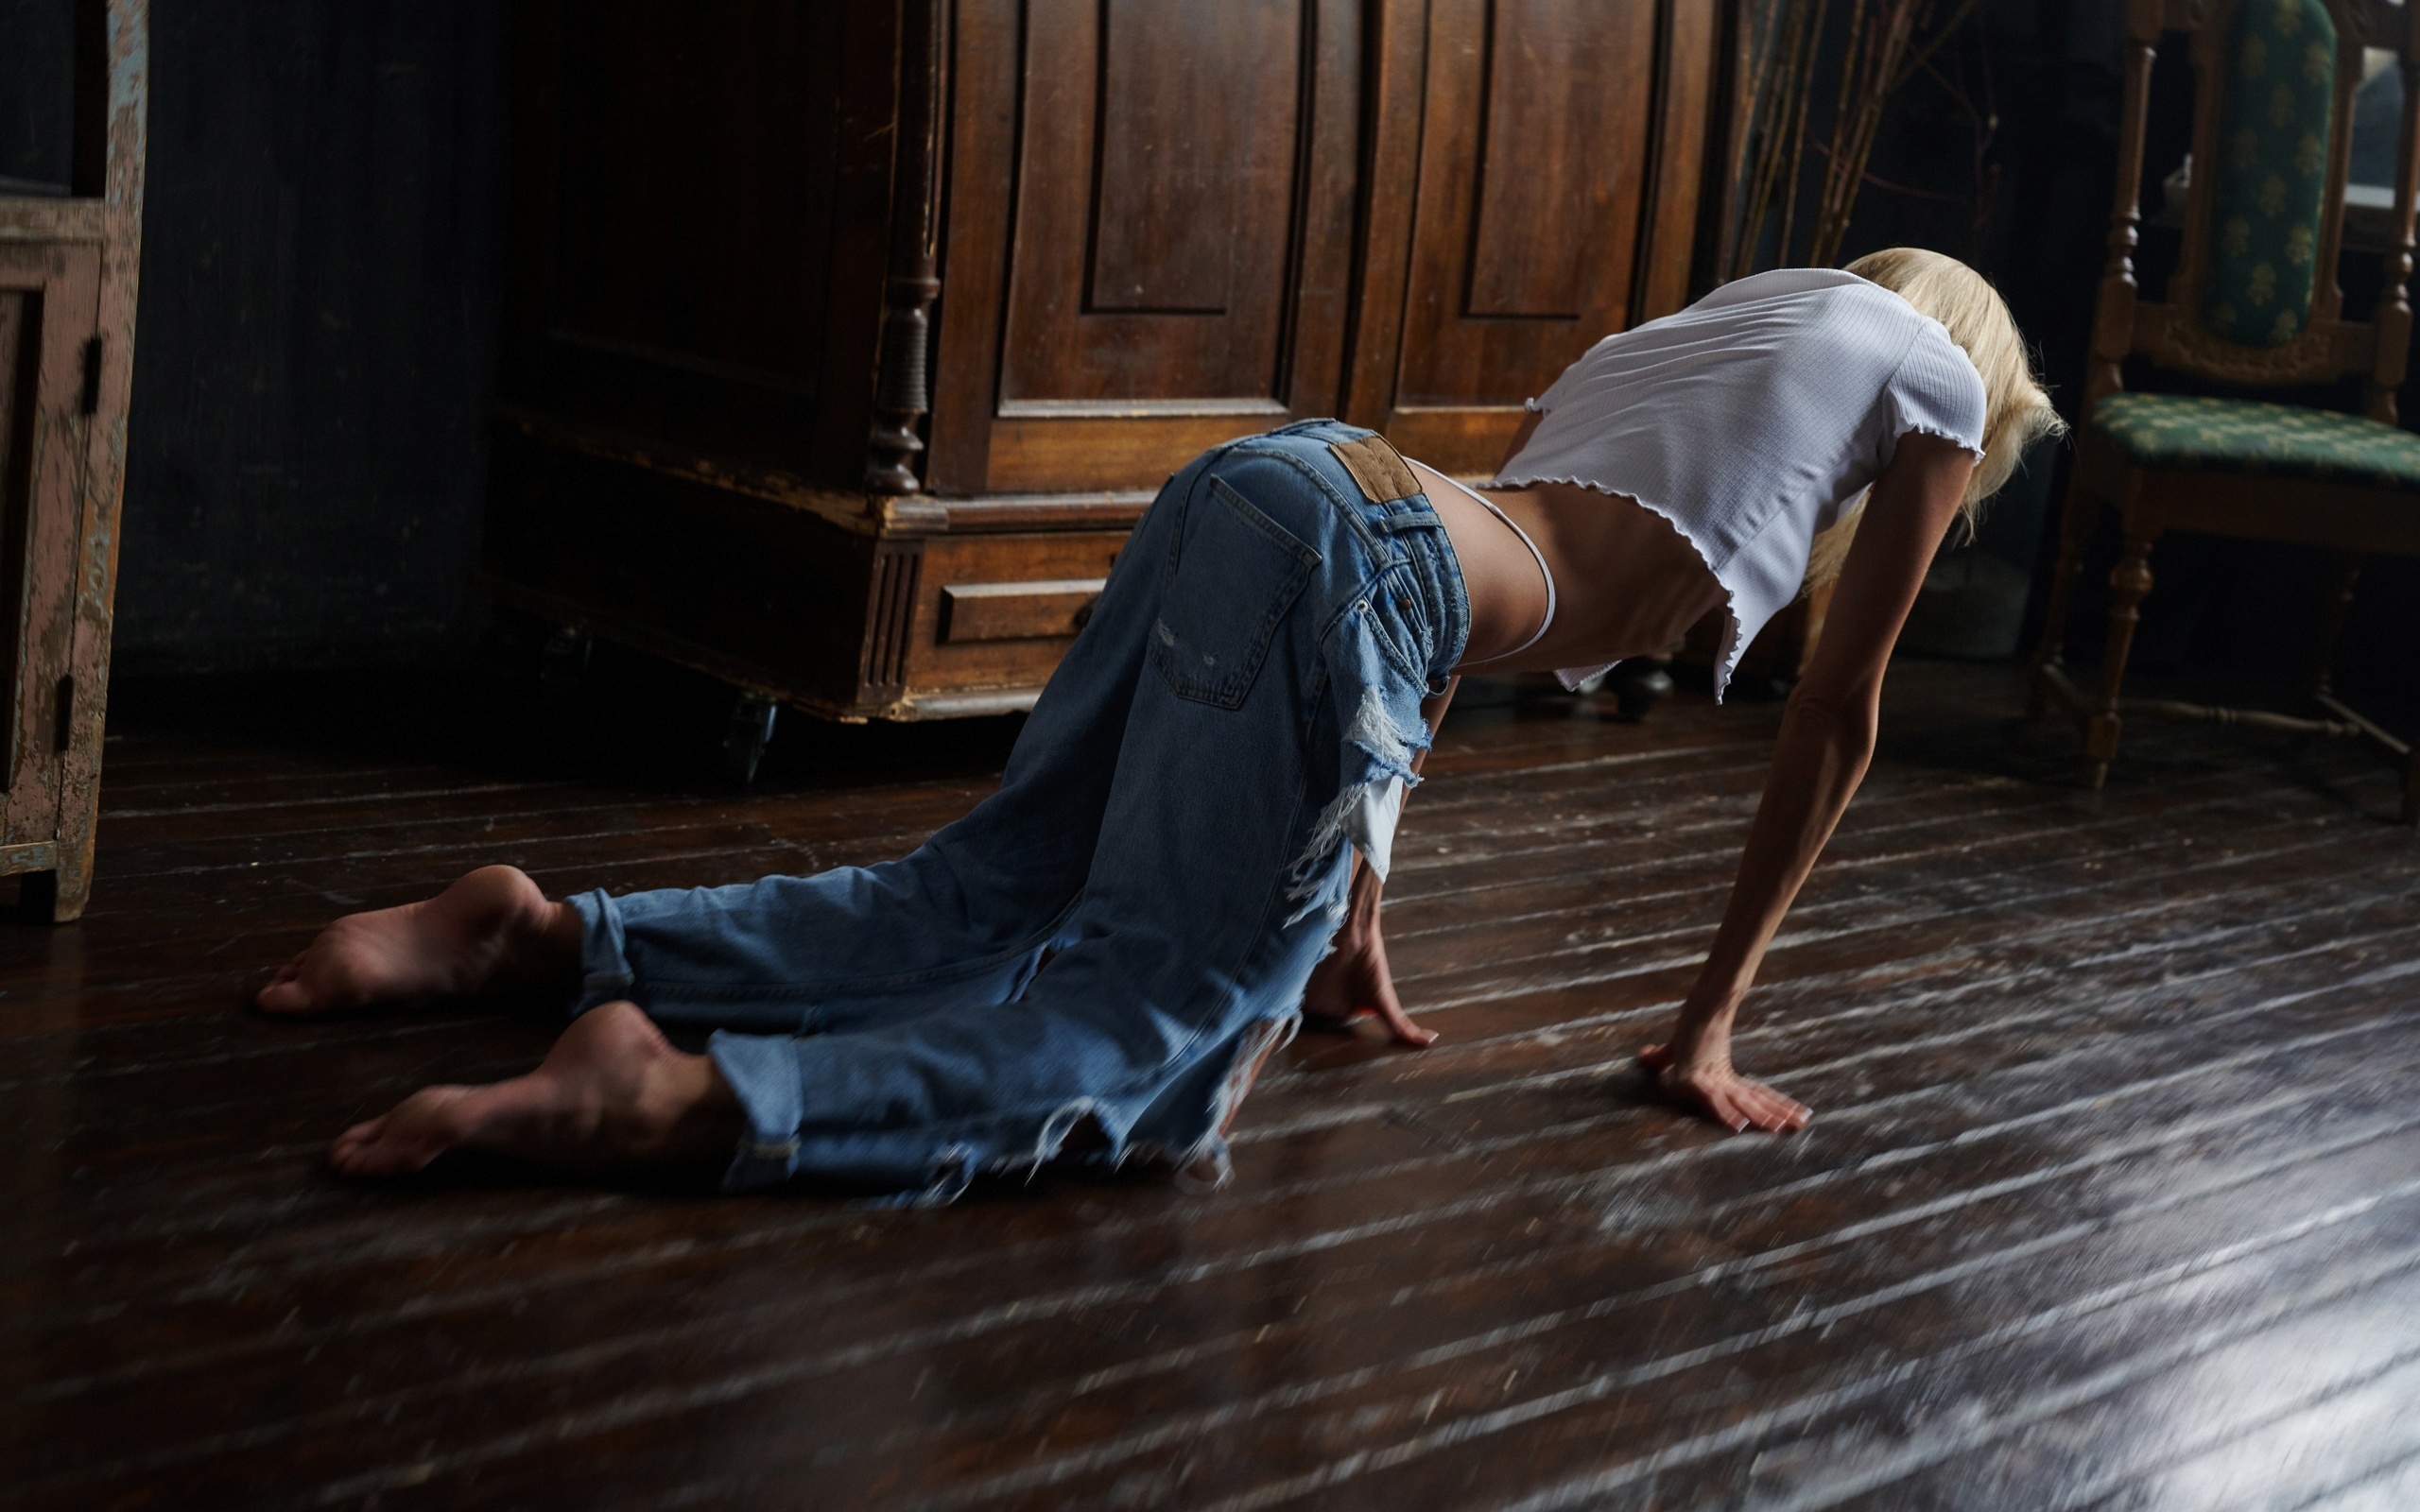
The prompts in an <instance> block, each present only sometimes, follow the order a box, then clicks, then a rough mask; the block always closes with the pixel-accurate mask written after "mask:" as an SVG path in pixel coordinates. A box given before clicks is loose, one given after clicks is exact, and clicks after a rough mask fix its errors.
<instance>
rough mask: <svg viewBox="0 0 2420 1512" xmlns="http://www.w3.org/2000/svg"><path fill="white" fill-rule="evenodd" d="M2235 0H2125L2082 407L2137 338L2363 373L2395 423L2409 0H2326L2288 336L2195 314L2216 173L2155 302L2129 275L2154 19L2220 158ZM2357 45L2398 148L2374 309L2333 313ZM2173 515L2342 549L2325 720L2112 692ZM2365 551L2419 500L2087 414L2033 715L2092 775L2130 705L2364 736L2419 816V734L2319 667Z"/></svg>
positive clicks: (2392, 542)
mask: <svg viewBox="0 0 2420 1512" xmlns="http://www.w3.org/2000/svg"><path fill="white" fill-rule="evenodd" d="M2247 3H2252V0H2129V4H2128V7H2127V15H2126V51H2125V99H2124V107H2123V111H2122V113H2121V115H2120V117H2119V141H2118V193H2117V201H2116V204H2115V206H2114V207H2113V209H2112V211H2111V215H2110V229H2109V263H2108V268H2107V271H2106V272H2105V273H2104V274H2103V276H2102V279H2101V283H2100V301H2099V304H2098V307H2097V309H2096V310H2095V313H2094V319H2093V333H2092V351H2091V359H2090V368H2089V375H2088V378H2087V382H2086V387H2085V391H2084V404H2085V411H2086V414H2087V416H2088V415H2089V413H2090V410H2091V407H2092V406H2093V405H2094V404H2098V403H2099V402H2100V400H2101V399H2102V398H2104V397H2106V396H2107V395H2109V394H2112V393H2115V392H2117V391H2118V389H2119V388H2120V387H2122V377H2121V368H2120V365H2121V364H2122V363H2123V362H2124V360H2125V359H2126V358H2127V357H2129V356H2131V355H2135V354H2137V353H2139V354H2141V355H2144V356H2147V357H2149V358H2150V359H2151V360H2152V362H2153V363H2155V364H2158V365H2160V366H2162V367H2167V368H2172V369H2179V370H2181V371H2185V372H2188V373H2192V374H2194V375H2196V376H2199V377H2203V378H2207V379H2215V380H2219V381H2221V382H2232V383H2238V384H2262V385H2284V384H2295V383H2315V382H2324V381H2326V380H2330V379H2335V378H2339V377H2342V376H2344V375H2347V374H2352V373H2359V374H2362V375H2363V377H2364V380H2365V383H2364V398H2363V406H2362V407H2363V411H2364V413H2365V414H2366V415H2367V416H2368V418H2369V419H2371V420H2374V421H2379V422H2381V423H2385V424H2393V423H2394V421H2395V408H2394V404H2395V401H2394V395H2395V390H2396V388H2397V387H2400V386H2401V384H2402V382H2403V378H2404V373H2405V370H2406V362H2407V360H2408V357H2409V353H2410V348H2411V301H2410V297H2409V293H2408V285H2409V283H2410V281H2411V266H2412V251H2413V241H2412V211H2413V200H2414V196H2415V191H2420V7H2411V6H2389V5H2386V4H2383V3H2381V0H2323V3H2324V4H2325V6H2326V8H2327V10H2328V12H2329V15H2330V17H2331V19H2332V20H2333V21H2334V23H2335V26H2336V34H2337V67H2336V77H2335V98H2334V103H2333V107H2332V108H2333V112H2334V129H2333V130H2332V131H2331V133H2330V144H2329V149H2328V162H2327V178H2326V187H2325V198H2324V200H2323V205H2324V211H2323V220H2322V230H2321V238H2320V250H2319V261H2318V263H2317V265H2316V267H2315V271H2314V278H2315V280H2316V283H2315V287H2314V290H2313V300H2312V304H2311V313H2310V319H2309V321H2308V324H2307V326H2306V328H2305V330H2304V332H2303V333H2302V335H2300V336H2299V337H2297V338H2296V339H2295V340H2293V341H2290V342H2288V343H2285V344H2283V345H2281V346H2278V347H2274V348H2255V347H2245V346H2240V345H2238V344H2236V343H2234V342H2231V341H2227V340H2225V339H2223V338H2221V337H2220V336H2218V335H2215V334H2214V333H2212V332H2210V331H2209V330H2207V329H2206V328H2205V327H2204V325H2203V323H2202V321H2201V318H2200V315H2199V311H2200V308H2201V297H2202V293H2203V288H2204V280H2205V278H2206V277H2207V272H2208V269H2207V265H2206V259H2207V255H2208V246H2209V241H2210V236H2209V232H2210V217H2211V215H2212V205H2213V201H2214V199H2215V197H2216V193H2217V188H2216V185H2217V180H2218V177H2219V176H2218V175H2217V174H2215V173H2209V172H2204V173H2201V174H2197V175H2195V178H2194V182H2193V186H2192V189H2191V192H2190V196H2189V198H2188V199H2187V208H2186V242H2185V251H2184V257H2183V260H2182V262H2181V263H2180V265H2179V266H2178V268H2177V270H2176V273H2175V275H2174V276H2173V278H2172V279H2171V280H2170V283H2169V297H2168V299H2167V300H2165V301H2161V302H2157V303H2153V302H2150V301H2143V300H2142V299H2140V297H2139V295H2138V291H2137V289H2136V287H2135V267H2134V249H2135V245H2136V238H2137V232H2138V228H2139V227H2140V225H2141V203H2140V201H2141V193H2142V179H2143V137H2144V129H2145V124H2146V116H2147V112H2148V110H2149V104H2150V94H2151V75H2152V60H2153V55H2154V51H2155V49H2156V48H2157V46H2158V43H2159V39H2160V36H2161V33H2162V32H2163V31H2189V32H2191V33H2193V66H2194V73H2195V78H2196V86H2197V90H2198V91H2199V93H2198V96H2197V98H2196V100H2195V122H2194V137H2193V140H2194V151H2195V155H2196V157H2195V161H2197V162H2199V163H2215V162H2216V161H2217V153H2218V150H2219V142H2218V134H2219V130H2220V122H2221V118H2222V112H2223V110H2224V105H2225V91H2226V87H2227V85H2226V73H2227V70H2226V69H2225V68H2224V67H2223V66H2222V56H2221V49H2222V47H2223V44H2224V38H2225V34H2226V31H2227V28H2228V26H2230V25H2231V23H2232V22H2233V21H2234V18H2235V16H2236V14H2237V12H2238V9H2239V7H2240V6H2241V5H2243V4H2247ZM2364 46H2376V47H2385V48H2389V49H2391V50H2392V51H2394V54H2395V55H2396V59H2397V62H2398V66H2399V67H2400V68H2401V69H2402V72H2403V121H2402V129H2401V138H2400V141H2399V142H2398V144H2397V148H2396V165H2395V182H2394V216H2393V221H2392V237H2393V239H2392V242H2391V244H2390V246H2389V249H2388V251H2387V254H2386V266H2385V269H2384V278H2383V280H2382V288H2381V291H2380V294H2379V299H2378V307H2377V314H2376V316H2375V318H2373V319H2372V320H2370V321H2367V322H2357V321H2348V320H2345V319H2343V318H2342V294H2341V291H2340V290H2339V288H2338V285H2337V276H2336V259H2337V256H2338V253H2339V250H2340V249H2341V247H2342V228H2343V222H2344V181H2345V171H2346V166H2347V163H2348V162H2349V159H2350V156H2351V149H2352V148H2351V140H2350V138H2351V131H2350V122H2351V112H2352V98H2353V91H2354V89H2355V88H2356V87H2357V86H2358V84H2359V79H2360V76H2361V50H2362V48H2363V47H2364ZM2104 506H2106V507H2111V508H2114V509H2115V510H2116V511H2117V512H2118V517H2119V524H2120V528H2121V530H2122V533H2123V536H2124V541H2125V544H2124V548H2123V550H2122V552H2121V554H2120V556H2119V558H2118V565H2117V567H2116V569H2115V570H2114V571H2113V572H2112V573H2111V575H2110V588H2111V592H2112V595H2113V596H2112V599H2111V604H2110V612H2109V632H2108V641H2107V645H2106V648H2105V650H2104V653H2103V656H2102V660H2101V669H2100V686H2099V688H2098V690H2097V691H2096V692H2095V693H2094V694H2092V695H2086V694H2085V693H2084V692H2083V691H2082V690H2080V689H2078V688H2077V687H2076V686H2075V684H2074V683H2073V682H2072V681H2071V680H2070V679H2068V677H2067V676H2066V667H2065V665H2064V662H2065V655H2064V653H2065V646H2064V638H2065V633H2066V612H2067V604H2068V601H2069V598H2070V596H2071V594H2072V593H2073V590H2074V586H2075V579H2076V576H2077V574H2078V572H2079V571H2080V570H2081V567H2082V561H2083V551H2084V548H2085V546H2086V544H2087V543H2088V542H2089V541H2090V538H2091V536H2092V532H2093V527H2094V524H2095V523H2096V522H2097V521H2098V519H2099V517H2100V509H2101V507H2104ZM2170 529H2183V530H2203V531H2211V532H2215V533H2218V534H2222V535H2234V536H2245V537H2250V538H2253V539H2258V540H2271V541H2293V542H2299V543H2304V544H2311V545H2319V546H2325V547H2328V548H2332V549H2334V550H2336V551H2338V552H2339V553H2341V554H2342V561H2343V566H2342V574H2341V576H2340V586H2339V591H2338V593H2337V595H2336V597H2335V599H2334V600H2333V601H2332V604H2331V609H2330V611H2329V614H2328V619H2327V624H2326V627H2325V634H2324V635H2323V637H2322V644H2321V648H2320V654H2319V657H2318V660H2317V664H2316V666H2315V667H2314V669H2313V672H2312V675H2311V679H2310V684H2309V688H2308V695H2309V697H2310V699H2311V700H2312V702H2313V704H2314V705H2315V706H2316V707H2317V708H2318V710H2319V712H2320V715H2321V716H2320V717H2316V718H2304V717H2299V716H2295V715H2290V714H2282V713H2273V712H2269V711H2261V710H2241V709H2227V708H2214V707H2204V706H2201V705H2194V704H2186V703H2178V702H2175V701H2171V700H2139V699H2126V698H2124V697H2122V696H2121V686H2122V682H2123V679H2124V677H2125V669H2126V656H2127V652H2128V651H2129V649H2130V648H2131V647H2132V644H2133V641H2134V633H2135V625H2136V623H2137V621H2138V619H2139V618H2140V611H2141V606H2142V602H2143V599H2144V597H2145V596H2146V595H2147V594H2149V593H2150V592H2151V590H2152V571H2151V563H2150V557H2151V551H2152V545H2153V544H2154V543H2155V542H2156V541H2158V540H2159V538H2160V536H2161V535H2162V534H2164V533H2165V532H2166V531H2168V530H2170ZM2377 552H2386V553H2392V554H2395V555H2401V556H2420V515H2415V511H2414V509H2413V505H2412V500H2411V496H2410V495H2408V494H2403V493H2398V492H2395V491H2393V490H2384V489H2375V488H2364V487H2359V486H2357V485H2352V484H2343V483H2332V482H2325V481H2319V480H2313V479H2289V478H2268V477H2261V476H2258V475H2256V474H2246V473H2238V472H2205V471H2202V470H2197V469H2168V470H2152V469H2146V468H2140V467H2136V466H2135V465H2133V464H2132V463H2131V462H2129V461H2128V460H2127V459H2126V458H2125V457H2124V456H2123V455H2120V454H2119V453H2118V451H2117V450H2116V448H2115V447H2114V446H2113V445H2111V444H2110V443H2109V442H2108V441H2107V440H2106V439H2105V438H2101V437H2100V436H2099V435H2098V434H2097V433H2095V432H2094V431H2093V430H2092V429H2091V428H2090V426H2089V424H2088V423H2087V425H2086V426H2085V428H2084V430H2083V436H2082V438H2081V439H2080V441H2079V443H2078V447H2077V455H2076V462H2075V468H2074V472H2073V473H2072V475H2071V478H2070V481H2069V486H2068V492H2067V502H2066V512H2065V516H2064V519H2063V521H2062V525H2061V532H2060V551H2059V560H2058V565H2057V567H2056V569H2055V570H2054V572H2053V575H2052V578H2051V590H2050V602H2049V605H2048V613H2047V615H2046V616H2045V620H2044V624H2043V631H2042V642H2041V644H2040V646H2039V647H2038V648H2037V650H2036V651H2035V653H2034V656H2033V659H2032V662H2031V667H2030V668H2029V671H2028V678H2027V681H2028V689H2029V695H2028V714H2029V717H2031V718H2034V719H2038V718H2040V717H2041V716H2042V714H2043V713H2046V712H2048V709H2049V707H2050V706H2052V705H2056V706H2057V707H2058V709H2059V711H2060V712H2061V713H2064V714H2066V716H2067V717H2068V718H2069V719H2071V720H2072V721H2073V722H2074V723H2075V724H2076V725H2077V727H2078V728H2079V730H2081V731H2082V732H2083V742H2084V763H2083V780H2084V782H2085V785H2086V786H2089V787H2099V786H2100V785H2101V783H2102V782H2105V781H2106V780H2107V777H2108V773H2109V764H2110V762H2111V761H2112V760H2113V759H2114V758H2115V757H2116V755H2117V752H2118V735H2119V732H2120V730H2121V729H2122V727H2123V722H2124V718H2125V716H2126V715H2127V714H2130V713H2131V714H2146V715H2152V716H2154V717H2169V718H2184V719H2197V720H2207V721H2210V722H2214V723H2221V724H2246V725H2254V726H2258V727H2262V728H2267V729H2277V730H2296V731H2301V732H2304V733H2309V734H2319V735H2329V736H2345V737H2358V738H2363V739H2368V740H2371V741H2374V742H2375V743H2377V744H2378V745H2379V746H2381V747H2383V748H2385V749H2386V750H2387V751H2388V752H2389V753H2390V754H2392V755H2393V756H2394V757H2395V758H2397V759H2398V760H2400V761H2401V762H2402V764H2403V803H2402V818H2403V820H2404V822H2405V823H2415V822H2420V745H2415V743H2413V742H2410V741H2406V740H2403V739H2401V738H2399V737H2397V736H2395V735H2394V734H2392V733H2390V732H2389V731H2387V730H2384V729H2382V728H2380V727H2379V726H2378V725H2377V723H2376V722H2374V721H2372V720H2371V719H2369V718H2368V717H2366V716H2365V715H2362V714H2360V713H2358V712H2357V711H2355V710H2353V709H2350V708H2348V707H2347V706H2346V705H2345V704H2344V703H2343V702H2342V700H2341V699H2339V698H2338V697H2337V696H2335V694H2334V692H2333V691H2332V689H2331V687H2330V679H2329V673H2328V669H2329V665H2330V663H2331V662H2332V659H2333V655H2334V649H2335V640H2336V635H2337V631H2338V630H2339V628H2341V627H2342V620H2343V605H2344V602H2345V601H2346V600H2347V599H2349V598H2350V596H2351V593H2352V591H2353V585H2354V583H2355V581H2356V580H2357V579H2358V577H2359V573H2360V564H2361V558H2362V557H2363V556H2365V555H2367V554H2370V553H2377Z"/></svg>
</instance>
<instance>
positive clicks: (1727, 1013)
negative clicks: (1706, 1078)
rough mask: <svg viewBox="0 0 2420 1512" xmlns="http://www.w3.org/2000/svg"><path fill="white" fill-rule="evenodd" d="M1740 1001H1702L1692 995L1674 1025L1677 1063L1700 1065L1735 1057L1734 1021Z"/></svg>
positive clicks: (1728, 998)
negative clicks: (1732, 1038)
mask: <svg viewBox="0 0 2420 1512" xmlns="http://www.w3.org/2000/svg"><path fill="white" fill-rule="evenodd" d="M1738 1011H1739V1004H1738V1000H1737V998H1733V997H1729V996H1724V997H1720V998H1701V997H1698V996H1696V995H1694V994H1692V995H1691V996H1690V997H1689V998H1687V999H1686V1000H1685V1001H1684V1002H1683V1003H1682V1004H1681V1012H1680V1017H1679V1019H1678V1021H1677V1022H1675V1023H1674V1024H1673V1026H1672V1041H1671V1043H1672V1053H1673V1058H1674V1060H1676V1061H1678V1062H1680V1063H1682V1064H1685V1065H1686V1064H1698V1063H1703V1062H1705V1061H1709V1060H1724V1061H1727V1060H1729V1059H1730V1058H1731V1021H1732V1020H1733V1019H1734V1018H1735V1017H1736V1016H1737V1013H1738Z"/></svg>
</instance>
